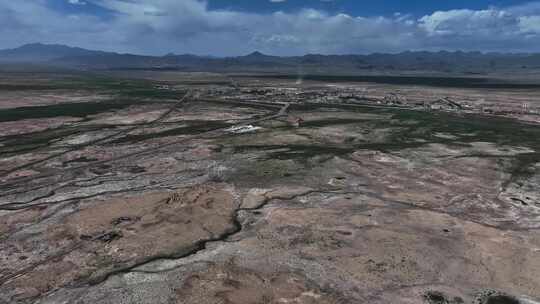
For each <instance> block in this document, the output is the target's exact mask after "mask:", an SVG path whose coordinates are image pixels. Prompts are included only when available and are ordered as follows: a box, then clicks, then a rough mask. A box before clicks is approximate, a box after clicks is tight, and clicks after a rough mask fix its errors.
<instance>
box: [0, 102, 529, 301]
mask: <svg viewBox="0 0 540 304" xmlns="http://www.w3.org/2000/svg"><path fill="white" fill-rule="evenodd" d="M166 108H167V105H166V104H164V105H152V106H148V105H145V106H140V107H137V106H133V107H131V108H128V109H121V110H114V111H111V112H107V113H102V114H97V115H94V116H92V117H87V118H86V119H85V120H84V121H82V122H81V121H76V120H75V121H74V120H70V119H68V120H69V124H71V125H70V127H71V128H75V129H76V132H73V134H70V135H67V136H66V135H65V133H64V132H59V131H54V130H53V131H47V130H45V131H40V132H42V133H31V134H26V135H25V134H23V135H18V136H19V137H17V138H11V137H10V138H7V137H6V138H3V139H2V140H3V141H4V142H6V141H8V142H9V141H10V140H11V141H14V142H16V141H18V142H19V143H20V144H21V145H27V146H25V147H24V148H25V149H23V151H21V152H13V151H12V150H9V151H4V152H3V154H2V160H1V162H2V167H3V168H5V170H6V172H9V173H6V172H5V173H6V174H4V175H3V177H2V186H1V191H2V193H1V194H0V195H1V200H2V204H1V208H2V211H1V213H0V232H1V238H2V241H1V243H0V303H43V304H45V303H115V304H117V303H238V304H240V303H246V304H247V303H441V304H442V303H491V304H495V303H503V304H504V303H536V302H535V301H538V298H540V233H539V229H540V187H539V184H540V156H539V152H540V127H538V126H533V125H522V124H519V123H517V122H512V121H508V120H493V119H486V118H480V117H454V116H451V115H445V114H435V113H421V112H413V111H398V110H391V109H368V108H365V109H362V108H358V109H356V110H351V109H348V110H344V109H340V108H339V107H333V108H332V107H331V106H321V107H320V108H314V107H312V108H300V107H294V106H293V107H291V113H290V115H293V116H300V117H302V118H303V119H304V120H305V122H304V124H303V125H302V126H301V127H299V128H293V127H291V126H289V125H288V124H287V123H286V122H285V121H280V120H270V121H266V122H261V123H260V126H261V127H262V129H259V130H257V131H256V132H254V133H246V134H231V133H227V132H226V131H224V130H225V129H224V127H225V126H229V125H232V124H236V123H239V122H242V121H244V120H249V119H252V118H256V117H263V116H265V115H270V114H272V113H273V110H267V109H261V108H248V107H238V106H237V107H230V106H226V105H223V104H221V105H219V104H211V103H202V102H194V101H190V102H186V103H185V104H183V105H182V106H179V107H178V109H177V110H176V111H174V112H173V113H172V114H171V116H170V117H168V118H167V121H166V122H162V123H160V124H158V125H152V126H145V127H142V128H139V129H136V130H129V131H128V132H126V133H122V134H119V136H116V135H115V136H113V137H112V138H110V139H107V140H104V141H99V142H97V143H92V140H95V139H99V138H102V137H106V136H108V135H110V134H116V133H115V132H117V131H119V130H123V128H126V126H125V125H108V126H107V127H105V126H103V121H117V120H122V119H123V120H125V121H128V122H129V117H131V116H133V115H134V116H136V117H137V119H140V118H141V117H142V118H144V115H145V114H144V113H148V114H147V115H148V120H152V119H154V118H155V117H156V115H159V113H161V112H160V111H163V110H165V109H166ZM156 113H157V114H156ZM224 113H226V114H227V115H224ZM150 116H152V117H150ZM93 121H100V126H102V128H96V127H95V126H94V125H93ZM205 126H206V127H205ZM209 126H210V127H209ZM43 132H45V133H43ZM47 132H49V133H50V134H49V133H47ZM36 136H40V138H42V137H47V138H50V140H49V141H48V142H47V145H45V146H44V145H30V144H31V139H32V138H34V137H36ZM55 136H58V137H57V138H56V137H55ZM85 142H86V143H88V142H90V144H88V145H84V143H85ZM29 143H30V144H29ZM28 145H30V147H28ZM72 147H76V148H77V149H71V148H72ZM12 148H13V145H12V146H11V147H10V149H12ZM58 153H60V155H59V156H57V157H54V158H51V159H47V157H48V156H50V155H54V154H58ZM126 154H130V155H128V156H126V157H123V155H126ZM111 158H114V160H113V161H108V160H109V159H111ZM40 159H47V160H46V161H43V162H37V163H35V164H33V165H32V166H30V167H24V164H26V163H28V162H35V161H39V160H40ZM21 166H23V167H24V168H21V169H17V168H20V167H21Z"/></svg>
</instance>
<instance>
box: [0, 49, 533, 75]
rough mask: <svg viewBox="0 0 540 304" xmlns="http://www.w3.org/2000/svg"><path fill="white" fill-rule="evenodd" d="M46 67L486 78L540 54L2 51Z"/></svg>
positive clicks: (7, 59) (3, 59) (9, 58)
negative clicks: (459, 73) (479, 74)
mask: <svg viewBox="0 0 540 304" xmlns="http://www.w3.org/2000/svg"><path fill="white" fill-rule="evenodd" d="M14 62H15V63H18V62H20V63H45V64H50V65H57V66H64V67H73V68H84V69H122V68H125V69H178V70H188V71H189V70H251V69H262V70H269V71H273V70H291V69H298V68H307V69H342V70H346V71H351V70H356V71H365V70H431V71H457V70H459V71H462V72H471V73H474V72H482V71H486V70H498V69H540V54H536V53H493V52H488V53H483V52H478V51H473V52H464V51H437V52H429V51H404V52H401V53H394V54H392V53H372V54H367V55H355V54H345V55H323V54H306V55H302V56H273V55H268V54H264V53H262V52H260V51H254V52H252V53H250V54H247V55H244V56H232V57H210V56H199V55H193V54H181V55H177V54H174V53H168V54H166V55H164V56H150V55H137V54H129V53H125V54H121V53H116V52H106V51H99V50H88V49H84V48H79V47H71V46H67V45H61V44H43V43H31V44H26V45H23V46H20V47H18V48H13V49H5V50H0V63H14Z"/></svg>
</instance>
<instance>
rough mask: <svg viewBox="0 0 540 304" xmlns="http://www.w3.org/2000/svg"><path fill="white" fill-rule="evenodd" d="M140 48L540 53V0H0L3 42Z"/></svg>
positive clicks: (206, 52) (144, 50)
mask: <svg viewBox="0 0 540 304" xmlns="http://www.w3.org/2000/svg"><path fill="white" fill-rule="evenodd" d="M32 42H43V43H60V44H69V45H74V46H80V47H85V48H92V49H103V50H108V51H117V52H131V53H140V54H152V55H156V54H165V53H169V52H174V53H195V54H204V55H217V56H230V55H241V54H246V53H249V52H252V51H254V50H259V51H262V52H265V53H269V54H275V55H301V54H306V53H321V54H351V53H372V52H401V51H406V50H430V51H437V50H465V51H498V52H540V0H539V1H521V0H514V1H508V0H507V1H502V0H416V1H413V0H408V1H406V0H378V1H367V0H366V1H364V0H228V1H227V0H208V1H201V0H17V1H13V0H0V48H10V47H16V46H18V45H21V44H25V43H32Z"/></svg>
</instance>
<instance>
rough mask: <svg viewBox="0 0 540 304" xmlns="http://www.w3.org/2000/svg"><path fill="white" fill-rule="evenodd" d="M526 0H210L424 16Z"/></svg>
mask: <svg viewBox="0 0 540 304" xmlns="http://www.w3.org/2000/svg"><path fill="white" fill-rule="evenodd" d="M527 2H530V1H526V0H496V1H489V0H375V1H373V0H371V1H366V0H334V1H318V0H288V1H283V2H271V1H265V0H263V1H257V0H210V1H208V3H209V7H210V8H212V9H234V10H243V11H248V12H261V13H270V12H273V11H275V10H284V11H295V10H296V11H297V10H300V9H303V8H315V9H320V10H326V11H328V12H333V13H348V14H351V15H358V16H379V15H393V14H394V13H404V14H413V15H416V16H423V15H426V14H430V13H432V12H434V11H437V10H451V9H464V8H468V9H485V8H488V7H490V6H499V7H506V6H509V5H518V4H523V3H527Z"/></svg>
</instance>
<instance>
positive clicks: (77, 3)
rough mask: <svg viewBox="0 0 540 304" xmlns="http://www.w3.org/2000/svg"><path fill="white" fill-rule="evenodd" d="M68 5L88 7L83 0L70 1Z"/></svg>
mask: <svg viewBox="0 0 540 304" xmlns="http://www.w3.org/2000/svg"><path fill="white" fill-rule="evenodd" d="M68 3H70V4H73V5H86V2H84V1H82V0H68Z"/></svg>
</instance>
